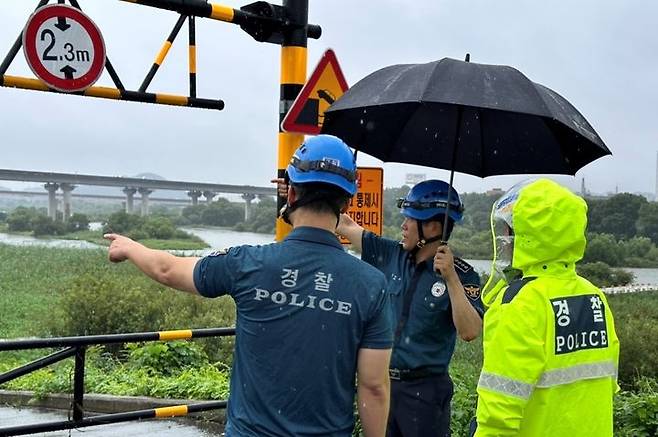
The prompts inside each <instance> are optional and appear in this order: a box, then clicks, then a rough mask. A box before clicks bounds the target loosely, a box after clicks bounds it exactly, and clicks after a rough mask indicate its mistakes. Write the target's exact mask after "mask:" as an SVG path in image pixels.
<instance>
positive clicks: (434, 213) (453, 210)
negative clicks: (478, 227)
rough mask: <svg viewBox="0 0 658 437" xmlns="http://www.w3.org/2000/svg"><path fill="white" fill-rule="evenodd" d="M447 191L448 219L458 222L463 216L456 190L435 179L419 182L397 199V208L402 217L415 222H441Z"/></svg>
mask: <svg viewBox="0 0 658 437" xmlns="http://www.w3.org/2000/svg"><path fill="white" fill-rule="evenodd" d="M448 189H450V209H449V211H448V217H450V218H451V219H452V220H453V221H455V222H459V221H461V219H462V216H463V214H464V205H463V204H462V201H461V199H460V198H459V194H458V193H457V190H455V189H454V188H451V187H450V186H449V185H448V184H447V183H445V182H443V181H439V180H437V179H431V180H429V181H423V182H420V183H418V184H416V185H414V187H413V188H412V189H411V190H409V193H407V196H406V197H404V198H400V199H398V208H400V212H401V213H402V215H404V216H405V217H408V218H412V219H416V220H429V219H431V218H435V219H441V220H443V215H444V214H445V212H446V205H447V204H448Z"/></svg>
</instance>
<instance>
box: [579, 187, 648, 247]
mask: <svg viewBox="0 0 658 437" xmlns="http://www.w3.org/2000/svg"><path fill="white" fill-rule="evenodd" d="M647 203H648V202H647V199H646V198H644V197H643V196H638V195H635V194H629V193H621V194H616V195H614V196H612V197H609V198H607V199H587V205H588V217H589V231H590V232H596V233H600V234H611V235H614V236H615V238H617V239H628V238H632V237H634V236H635V235H636V227H635V224H636V223H637V221H638V218H639V216H640V209H641V207H642V206H643V205H646V204H647Z"/></svg>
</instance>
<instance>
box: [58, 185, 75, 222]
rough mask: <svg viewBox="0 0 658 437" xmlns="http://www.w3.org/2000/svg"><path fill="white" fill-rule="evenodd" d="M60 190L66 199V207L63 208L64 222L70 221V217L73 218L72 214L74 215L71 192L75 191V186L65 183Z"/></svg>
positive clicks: (60, 186)
mask: <svg viewBox="0 0 658 437" xmlns="http://www.w3.org/2000/svg"><path fill="white" fill-rule="evenodd" d="M59 188H61V190H62V194H63V199H64V205H63V207H62V211H63V212H64V213H63V214H62V220H64V221H68V219H69V217H71V214H72V213H73V208H72V207H71V205H72V201H71V191H73V190H74V189H75V185H72V184H66V183H63V184H60V185H59Z"/></svg>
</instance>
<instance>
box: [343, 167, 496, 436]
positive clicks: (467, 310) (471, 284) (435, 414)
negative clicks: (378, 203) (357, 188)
mask: <svg viewBox="0 0 658 437" xmlns="http://www.w3.org/2000/svg"><path fill="white" fill-rule="evenodd" d="M448 190H449V185H448V184H447V183H445V182H443V181H439V180H428V181H424V182H420V183H419V184H417V185H415V186H414V187H413V188H412V189H411V190H410V191H409V193H408V194H407V196H406V197H405V198H403V199H399V200H398V207H399V208H401V212H402V214H403V215H404V217H405V219H404V222H403V223H402V241H400V242H397V241H393V240H389V239H386V238H381V237H378V236H377V235H375V234H373V233H371V232H364V229H363V228H362V227H361V226H359V225H358V224H357V223H355V222H354V221H353V220H352V219H351V218H350V217H349V216H348V215H346V214H343V215H342V216H341V222H340V224H339V226H338V233H339V234H340V235H342V236H344V237H345V238H347V239H349V240H350V242H351V243H352V245H353V246H354V247H355V249H357V250H358V251H360V252H361V259H363V260H364V261H366V262H368V263H369V264H371V265H373V266H375V267H377V269H379V270H381V271H382V272H383V273H384V274H385V275H386V279H387V280H388V286H387V289H388V292H389V294H390V296H391V304H392V308H393V312H394V326H395V328H394V346H393V355H392V358H391V367H390V369H389V372H390V378H391V410H390V413H389V419H388V430H387V435H388V436H389V437H394V436H404V437H413V436H418V437H421V436H422V437H432V436H449V435H450V400H451V398H452V394H453V385H452V380H451V379H450V376H449V374H448V365H449V363H450V358H451V357H452V354H453V351H454V348H455V341H456V336H457V335H459V337H460V338H461V339H463V340H466V341H471V340H473V339H475V338H476V337H477V336H478V335H479V334H480V331H481V329H482V314H483V306H482V302H481V300H480V278H479V275H478V274H477V273H476V272H475V270H473V267H472V266H471V265H469V264H468V263H466V262H465V261H463V260H461V259H459V258H456V257H454V256H453V255H452V251H451V250H450V247H449V246H448V245H447V244H446V243H445V242H442V241H441V237H442V231H443V220H444V215H445V210H446V205H447V204H448V202H450V208H449V209H448V211H449V212H448V213H449V218H448V222H447V226H448V229H447V231H448V232H447V235H448V236H449V235H450V232H451V231H452V228H453V225H454V223H455V222H459V221H460V220H461V219H462V214H463V205H462V203H461V200H460V198H459V195H458V193H457V191H455V190H454V189H451V190H450V194H448V193H449V191H448Z"/></svg>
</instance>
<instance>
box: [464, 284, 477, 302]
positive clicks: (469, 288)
mask: <svg viewBox="0 0 658 437" xmlns="http://www.w3.org/2000/svg"><path fill="white" fill-rule="evenodd" d="M464 292H465V293H466V296H468V298H469V299H471V300H478V299H479V298H480V286H479V285H477V284H464Z"/></svg>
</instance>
